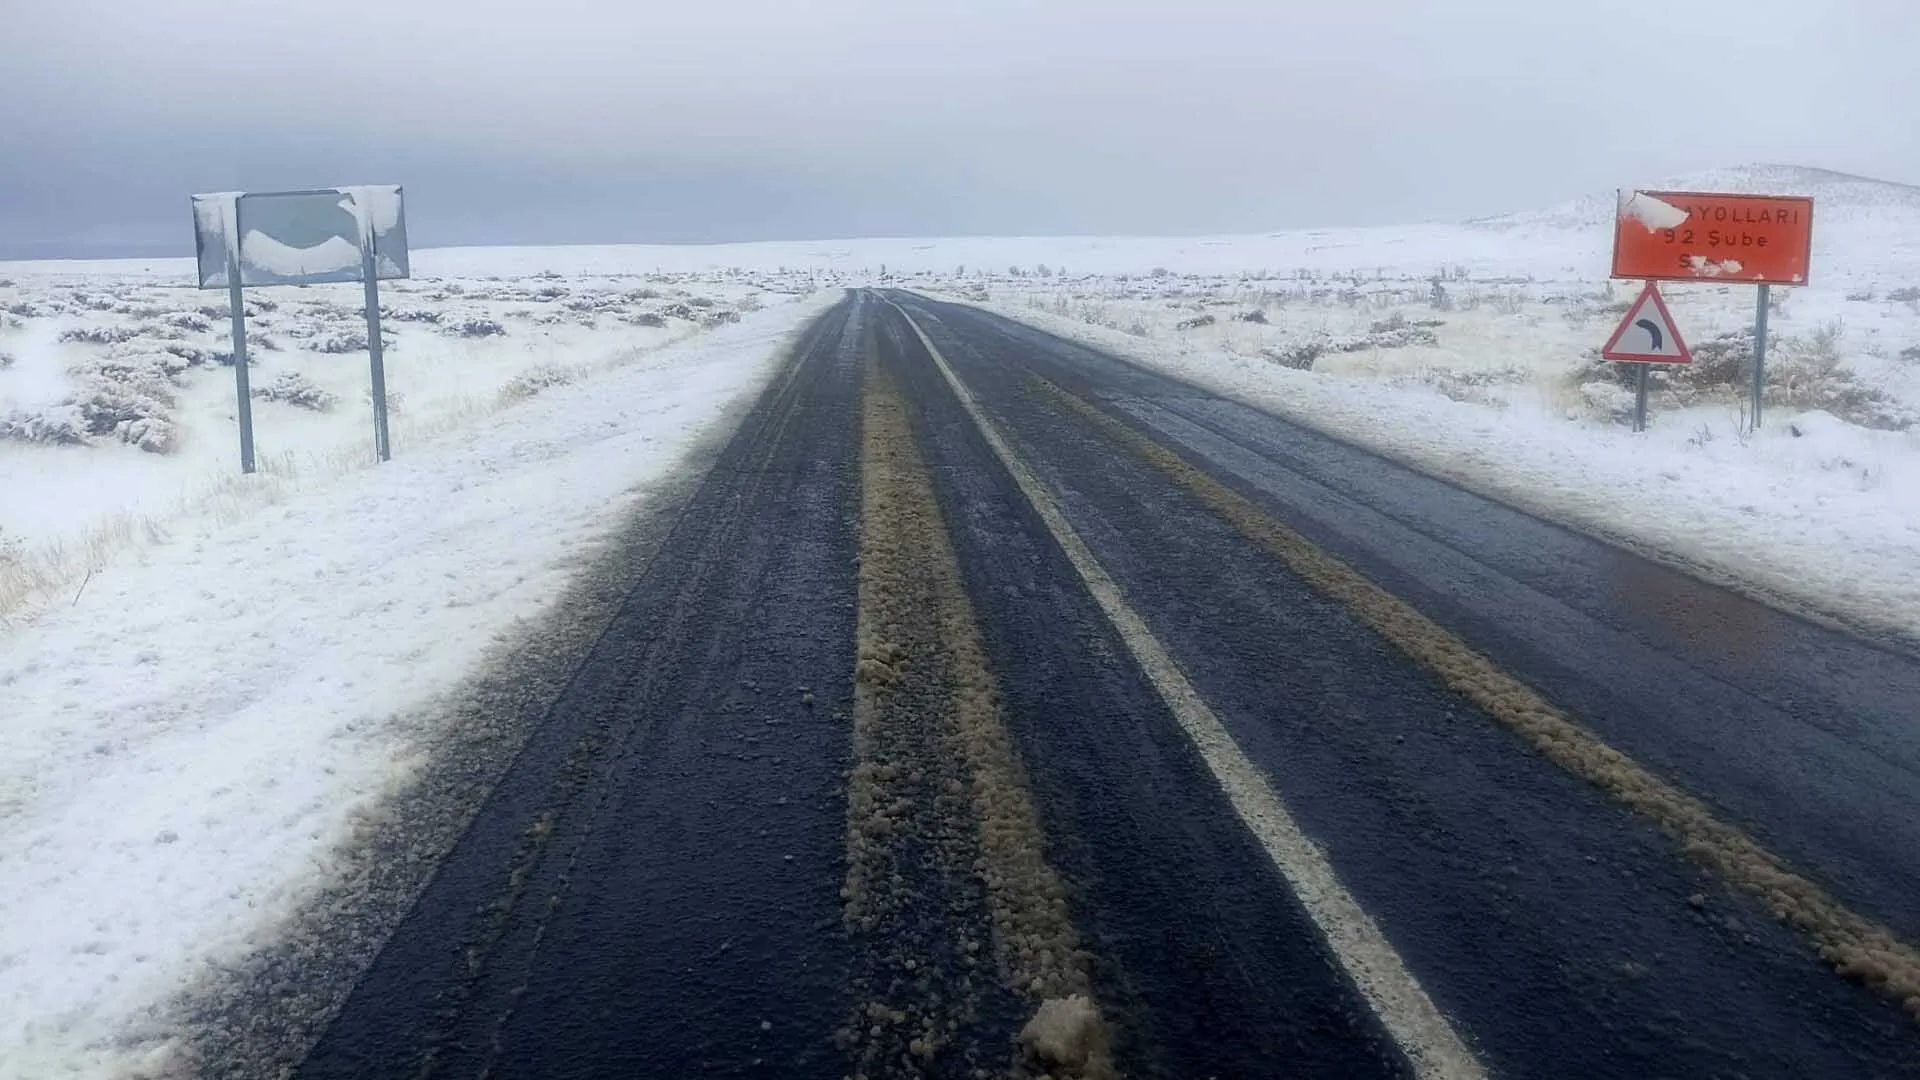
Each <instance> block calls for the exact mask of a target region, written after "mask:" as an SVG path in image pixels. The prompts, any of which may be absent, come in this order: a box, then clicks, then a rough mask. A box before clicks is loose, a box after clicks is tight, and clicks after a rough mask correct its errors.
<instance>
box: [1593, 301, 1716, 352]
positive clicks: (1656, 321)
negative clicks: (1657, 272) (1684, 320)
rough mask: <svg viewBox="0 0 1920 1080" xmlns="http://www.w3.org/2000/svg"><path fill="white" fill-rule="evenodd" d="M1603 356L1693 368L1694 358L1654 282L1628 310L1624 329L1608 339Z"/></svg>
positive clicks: (1615, 331)
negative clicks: (1686, 365) (1687, 365)
mask: <svg viewBox="0 0 1920 1080" xmlns="http://www.w3.org/2000/svg"><path fill="white" fill-rule="evenodd" d="M1600 355H1601V356H1602V357H1604V358H1605V359H1608V360H1616V361H1621V362H1625V363H1638V364H1691V363H1693V354H1692V353H1691V352H1690V351H1688V349H1687V343H1686V342H1685V341H1683V340H1681V338H1680V329H1679V327H1676V326H1675V325H1673V314H1672V313H1671V312H1669V311H1668V310H1667V302H1666V301H1665V300H1663V299H1661V298H1660V288H1659V286H1657V285H1655V284H1654V283H1653V282H1651V281H1649V282H1647V287H1646V288H1645V289H1644V290H1642V291H1641V293H1640V297H1639V299H1637V300H1635V301H1634V302H1633V304H1632V306H1630V307H1628V308H1627V314H1626V316H1625V317H1624V318H1622V319H1621V320H1620V326H1619V327H1618V328H1617V329H1615V330H1614V332H1613V336H1612V337H1610V338H1608V339H1607V346H1606V348H1604V349H1601V350H1600Z"/></svg>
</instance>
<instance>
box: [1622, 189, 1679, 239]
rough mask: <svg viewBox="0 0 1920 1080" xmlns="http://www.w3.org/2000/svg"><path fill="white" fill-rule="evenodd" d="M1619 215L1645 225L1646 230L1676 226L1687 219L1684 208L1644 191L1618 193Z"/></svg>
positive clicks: (1653, 230)
mask: <svg viewBox="0 0 1920 1080" xmlns="http://www.w3.org/2000/svg"><path fill="white" fill-rule="evenodd" d="M1620 216H1621V217H1623V218H1626V219H1627V220H1628V221H1637V222H1639V223H1640V224H1642V225H1645V226H1646V227H1647V231H1648V232H1659V231H1660V230H1661V229H1673V228H1678V227H1679V225H1680V223H1681V222H1683V221H1685V220H1687V212H1686V211H1685V210H1682V209H1680V208H1679V207H1677V206H1675V205H1673V204H1672V203H1670V202H1665V201H1663V200H1660V199H1657V198H1655V197H1653V196H1652V195H1649V194H1647V193H1646V192H1644V191H1631V192H1629V191H1622V192H1621V193H1620Z"/></svg>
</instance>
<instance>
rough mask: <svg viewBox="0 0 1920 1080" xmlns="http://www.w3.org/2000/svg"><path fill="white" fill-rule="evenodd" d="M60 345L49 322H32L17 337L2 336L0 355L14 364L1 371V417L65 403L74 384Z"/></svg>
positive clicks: (56, 330) (12, 335) (14, 335)
mask: <svg viewBox="0 0 1920 1080" xmlns="http://www.w3.org/2000/svg"><path fill="white" fill-rule="evenodd" d="M58 342H59V328H58V327H57V326H55V325H54V324H52V323H48V322H32V323H29V324H27V326H26V328H25V329H23V330H21V331H20V332H19V333H17V334H10V335H0V351H4V352H6V353H7V354H8V355H10V356H12V357H13V361H14V362H13V364H12V365H11V366H10V367H5V368H0V417H4V416H5V415H6V414H8V413H12V412H32V411H35V410H38V409H44V408H46V407H48V406H50V405H58V404H60V403H61V402H62V401H64V400H66V398H67V396H68V395H69V394H70V393H71V392H72V385H73V384H72V381H71V380H70V379H69V378H68V376H67V367H66V361H65V360H64V359H62V358H61V356H60V346H59V344H58Z"/></svg>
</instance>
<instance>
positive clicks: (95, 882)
mask: <svg viewBox="0 0 1920 1080" xmlns="http://www.w3.org/2000/svg"><path fill="white" fill-rule="evenodd" d="M1650 186H1672V187H1698V188H1716V189H1728V190H1764V191H1772V192H1780V193H1806V194H1812V195H1813V196H1814V197H1815V198H1816V200H1817V211H1816V223H1815V253H1814V264H1813V283H1812V284H1811V285H1810V286H1808V287H1806V288H1799V289H1792V290H1784V289H1777V290H1775V294H1774V295H1775V299H1776V301H1777V307H1776V309H1775V310H1774V312H1773V314H1772V318H1773V331H1774V334H1775V348H1774V351H1773V354H1772V355H1773V361H1772V364H1771V371H1772V373H1773V382H1772V384H1771V387H1770V390H1769V411H1768V413H1767V415H1766V420H1765V424H1764V425H1763V426H1762V427H1761V428H1760V429H1759V430H1758V431H1757V432H1755V431H1752V430H1751V429H1750V422H1749V420H1748V418H1746V417H1744V416H1743V413H1742V406H1741V396H1740V392H1739V385H1740V384H1741V380H1742V377H1743V372H1744V371H1745V368H1744V364H1745V363H1746V356H1747V350H1748V349H1749V348H1750V347H1749V345H1748V344H1747V342H1746V341H1745V340H1744V339H1743V338H1742V337H1741V336H1740V334H1741V331H1742V328H1744V327H1746V326H1747V325H1749V324H1750V322H1751V319H1752V315H1753V303H1754V298H1753V297H1754V294H1753V291H1752V290H1751V289H1749V288H1743V287H1736V286H1726V285H1712V286H1709V285H1698V286H1694V285H1683V286H1675V287H1673V288H1671V289H1669V290H1668V295H1669V298H1670V301H1671V303H1672V306H1673V309H1674V313H1675V315H1676V317H1677V319H1678V320H1679V322H1680V324H1681V327H1680V328H1681V330H1682V331H1683V332H1684V333H1685V334H1686V335H1687V337H1688V339H1689V341H1690V343H1691V344H1692V345H1693V347H1694V349H1695V351H1696V354H1697V355H1698V356H1699V358H1700V360H1701V362H1700V364H1699V365H1697V366H1696V368H1695V369H1693V370H1692V371H1690V372H1687V373H1684V374H1682V375H1678V376H1663V377H1662V378H1661V379H1660V381H1659V383H1658V384H1657V389H1656V393H1655V395H1654V399H1653V404H1652V426H1651V430H1649V431H1648V432H1647V433H1645V434H1644V435H1638V436H1636V435H1634V434H1633V433H1631V432H1630V431H1629V430H1628V429H1627V428H1626V427H1625V426H1624V425H1623V422H1622V421H1623V409H1625V408H1626V407H1627V405H1628V404H1630V395H1628V394H1627V392H1626V390H1625V389H1624V387H1623V385H1622V384H1621V381H1620V379H1619V377H1618V374H1617V373H1616V372H1613V371H1611V370H1609V366H1608V365H1604V364H1601V363H1598V362H1597V360H1596V358H1595V353H1596V352H1597V349H1598V347H1599V345H1600V344H1601V343H1602V342H1603V341H1604V340H1605V338H1606V336H1607V334H1608V333H1609V331H1610V330H1611V329H1612V326H1613V324H1614V322H1615V321H1616V320H1617V319H1618V318H1619V316H1620V314H1621V313H1622V312H1623V311H1624V310H1625V305H1626V303H1627V302H1628V300H1629V299H1630V298H1631V295H1632V288H1631V286H1629V285H1621V284H1616V285H1609V284H1608V283H1607V281H1606V275H1607V250H1608V246H1609V243H1610V223H1611V214H1612V207H1613V202H1612V197H1611V196H1610V195H1607V196H1597V197H1593V198H1587V199H1582V200H1577V201H1575V202H1572V203H1569V204H1566V205H1564V206H1560V207H1556V208H1552V209H1549V210H1546V211H1540V212H1532V213H1520V214H1515V215H1510V216H1508V217H1503V218H1499V219H1493V220H1489V221H1483V222H1476V223H1470V224H1463V225H1424V226H1416V227H1409V228H1365V229H1326V230H1311V231H1301V232H1290V233H1277V234H1270V235H1261V236H1243V237H1211V238H1195V239H1162V238H960V239H926V240H913V239H898V240H873V241H830V242H817V243H769V244H744V245H726V246H718V247H704V248H665V247H634V246H629V247H599V248H523V249H515V248H499V249H453V250H442V251H423V252H417V253H416V254H415V259H414V274H415V277H414V279H413V280H411V281H408V282H399V283H391V284H388V285H386V286H383V291H382V303H383V313H384V316H385V328H386V330H387V332H388V335H389V343H388V349H387V353H386V358H387V366H388V380H389V389H390V391H391V392H392V393H393V395H394V397H395V399H396V404H395V408H394V460H393V461H392V462H391V463H390V464H387V465H379V466H376V465H374V464H373V461H372V456H373V455H372V431H371V427H372V425H371V416H370V407H369V405H368V404H367V401H366V393H367V390H366V383H367V361H366V354H365V341H364V339H363V338H362V337H360V336H359V335H362V334H363V333H364V322H363V321H362V316H361V313H360V302H359V291H358V287H357V286H340V287H325V288H311V289H262V290H256V291H254V292H251V293H249V311H248V326H249V332H250V334H251V335H252V337H251V339H250V340H251V341H252V350H253V352H252V359H253V362H254V364H253V367H252V369H251V370H252V382H253V386H254V389H255V391H256V396H257V398H258V400H256V401H255V403H254V422H255V428H256V433H257V440H258V445H259V452H260V460H261V471H260V473H259V474H257V475H255V476H252V477H242V476H240V475H239V471H238V448H237V444H236V433H235V421H234V412H235V403H234V389H233V371H232V368H231V360H230V355H229V352H230V346H229V345H228V342H227V336H226V334H227V322H226V319H227V313H226V310H225V294H224V293H221V292H200V291H197V290H194V289H192V288H190V287H189V286H188V285H187V284H186V283H187V282H189V281H190V280H191V261H190V260H188V259H180V260H142V261H114V262H95V263H15V264H0V825H3V826H4V827H3V828H0V1078H14V1077H20V1078H26V1077H34V1078H40V1077H61V1076H73V1077H109V1076H123V1075H138V1074H140V1073H141V1072H142V1071H143V1070H149V1071H150V1070H155V1069H159V1068H162V1067H164V1066H165V1065H166V1064H167V1062H168V1060H169V1057H168V1055H169V1054H170V1053H171V1051H172V1048H173V1046H174V1040H175V1039H176V1037H177V1035H178V1031H179V1019H178V1016H179V1013H178V1010H179V1008H180V995H181V994H182V993H186V992H190V991H193V990H195V989H196V988H197V987H198V986H199V985H200V980H201V979H202V978H203V977H204V976H205V975H206V974H207V972H208V971H210V970H214V969H218V968H220V967H224V966H231V965H234V964H237V963H239V962H240V961H241V960H242V959H244V958H245V957H246V956H247V955H249V954H251V953H253V952H254V951H256V950H258V949H261V948H263V947H266V946H267V945H269V944H271V943H272V942H273V941H274V939H275V936H276V933H277V932H278V930H279V929H280V928H281V927H282V925H283V923H284V921H285V920H286V918H287V917H288V915H289V914H290V913H291V912H293V911H294V910H296V909H297V908H298V907H299V905H300V903H301V902H302V899H303V898H304V897H306V896H308V895H310V894H311V893H312V891H313V890H314V889H316V888H318V887H319V885H320V883H322V882H324V881H325V880H327V878H328V876H329V875H330V874H331V873H333V872H334V871H335V870H336V869H337V867H336V864H335V861H334V855H335V852H336V850H337V848H338V846H339V845H340V844H342V843H343V842H345V840H346V839H347V838H348V837H349V835H350V833H351V830H352V828H353V822H354V820H355V817H356V815H359V814H364V813H367V812H369V810H370V808H372V807H377V806H378V805H379V804H380V802H381V800H382V799H383V798H385V797H386V796H387V795H389V794H390V793H391V792H392V791H394V790H395V789H396V788H397V787H398V786H399V785H401V784H403V783H404V782H405V780H406V778H407V776H408V775H409V770H410V769H411V768H412V767H413V766H412V762H413V760H414V758H413V751H416V750H417V747H414V746H413V745H412V743H411V742H410V738H411V736H412V734H413V732H414V727H413V725H414V723H415V721H416V719H417V714H418V713H419V711H420V710H421V709H423V708H424V707H425V706H426V704H427V703H428V702H430V701H431V700H432V699H433V698H434V697H435V696H436V695H439V694H443V693H445V692H448V691H449V690H450V689H451V688H453V687H455V686H457V685H458V684H460V682H461V681H462V680H463V679H465V678H468V677H469V676H471V675H472V674H473V672H474V670H475V669H476V667H477V666H478V665H479V664H480V663H481V662H482V660H483V659H484V658H485V656H486V655H487V652H488V650H489V649H490V648H492V647H495V646H496V645H497V644H498V643H499V642H500V641H502V640H504V639H505V637H506V636H507V635H509V634H510V633H511V632H512V630H513V629H514V628H515V627H516V626H519V625H521V624H523V623H524V622H525V621H526V620H528V619H530V618H532V617H535V616H537V615H538V614H540V613H541V612H542V611H543V610H545V608H546V606H547V605H550V604H552V603H553V602H554V600H555V599H556V598H557V597H558V595H559V594H560V592H561V588H562V586H563V585H564V584H565V582H566V581H567V580H568V579H569V577H570V575H572V574H574V573H575V572H577V571H578V569H579V567H580V566H581V565H582V563H583V561H584V560H585V559H586V558H587V557H588V556H589V555H590V554H591V553H592V552H593V551H595V550H597V549H598V546H599V545H601V544H602V543H603V542H605V541H606V539H607V536H608V533H609V530H611V529H612V528H613V526H614V525H615V524H616V521H617V519H619V518H620V517H622V516H623V514H624V512H625V511H626V510H628V509H630V508H632V507H634V506H637V505H640V504H641V503H642V502H643V500H644V498H645V491H646V489H647V487H648V485H649V484H651V483H653V482H656V481H658V480H660V479H661V478H662V477H664V476H667V475H669V474H671V473H672V471H673V470H674V468H675V464H676V462H678V461H680V460H681V459H682V457H683V455H685V454H686V452H687V451H688V449H689V447H691V446H693V445H695V442H696V440H697V439H698V438H700V437H701V436H702V435H703V434H705V433H711V432H712V431H714V430H716V428H715V425H716V424H717V423H718V422H719V419H720V418H721V417H722V416H724V415H725V414H726V411H727V407H728V404H729V403H731V402H737V401H740V400H742V399H743V398H746V397H750V396H751V395H753V394H754V393H755V392H756V391H757V390H758V388H759V387H760V386H761V385H763V383H764V380H765V379H766V377H767V375H768V373H769V371H770V370H771V367H772V362H773V360H774V359H775V357H776V356H777V354H778V353H779V351H780V348H781V346H782V344H783V343H784V342H785V341H787V340H788V339H789V336H790V335H791V334H793V333H794V332H795V331H796V330H797V329H798V328H799V327H801V326H803V325H804V324H805V322H806V321H807V320H808V319H809V318H810V317H811V315H813V314H814V313H817V312H818V311H820V310H823V308H824V307H825V305H827V304H829V303H831V302H832V301H833V300H835V299H837V298H838V295H839V292H838V289H839V287H840V286H843V285H849V284H860V283H874V284H883V283H884V284H888V285H893V286H898V287H905V288H915V289H922V290H925V291H927V292H929V293H932V294H938V295H943V296H949V297H957V298H965V299H970V300H972V301H974V302H976V303H981V304H984V305H986V306H989V307H992V308H994V309H996V310H999V311H1001V312H1003V313H1005V314H1008V315H1011V316H1014V317H1016V318H1020V319H1023V320H1026V321H1029V322H1031V323H1034V324H1036V325H1039V326H1042V327H1044V328H1046V329H1049V330H1053V331H1055V332H1058V333H1062V334H1066V335H1071V336H1074V337H1077V338H1080V339H1082V340H1085V341H1088V342H1090V343H1093V344H1096V345H1099V346H1101V347H1103V348H1108V349H1111V350H1114V351H1116V352H1119V353H1121V354H1123V355H1127V356H1129V357H1132V358H1134V359H1136V360H1138V361H1139V362H1142V363H1145V364H1149V365H1152V366H1155V367H1159V368H1163V369H1166V370H1169V371H1173V372H1176V373H1178V374H1180V375H1182V376H1183V377H1185V378H1188V379H1190V380H1192V381H1194V382H1198V383H1202V384H1206V385H1208V386H1212V387H1215V388H1218V389H1220V390H1223V391H1225V392H1227V393H1230V394H1234V395H1238V396H1240V397H1243V398H1245V399H1246V400H1248V401H1250V402H1253V403H1255V404H1257V405H1259V406H1262V407H1265V408H1270V409H1273V410H1275V411H1278V412H1281V413H1284V414H1286V415H1288V416H1291V417H1294V418H1297V419H1299V420H1301V421H1303V422H1306V423H1308V424H1311V425H1313V426H1316V427H1319V428H1323V429H1325V430H1328V431H1331V432H1334V433H1336V434H1339V435H1341V436H1342V437H1344V438H1347V439H1350V440H1352V441H1354V442H1356V443H1359V444H1361V445H1365V446H1369V447H1373V448H1376V449H1378V450H1380V451H1382V452H1384V453H1387V454H1391V455H1393V456H1396V457H1400V458H1403V459H1406V460H1409V461H1412V462H1415V463H1417V464H1419V465H1420V466H1421V467H1423V468H1425V469H1428V470H1429V471H1432V472H1434V473H1437V474H1439V475H1442V476H1445V477H1448V478H1450V479H1454V480H1456V481H1457V482H1460V483H1462V484H1466V485H1469V486H1473V487H1476V488H1479V489H1482V490H1486V491H1489V492H1491V493H1494V494H1497V495H1499V496H1500V497H1502V498H1504V499H1507V500H1509V501H1511V502H1513V503H1515V504H1517V505H1520V506H1522V507H1524V508H1528V509H1531V510H1534V511H1536V512H1538V513H1541V514H1543V515H1545V516H1550V517H1555V518H1559V519H1562V520H1565V521H1568V522H1570V523H1572V524H1574V525H1576V526H1578V527H1581V528H1584V529H1587V530H1590V531H1593V532H1596V533H1600V534H1602V535H1606V536H1609V537H1612V538H1616V539H1618V540H1620V541H1621V542H1623V543H1626V544H1630V545H1633V546H1635V547H1638V548H1641V549H1645V550H1650V551H1655V552H1657V553H1659V554H1661V555H1662V556H1664V557H1666V558H1669V559H1672V560H1674V561H1678V562H1682V563H1685V564H1687V565H1690V566H1694V567H1696V568H1698V569H1699V570H1700V571H1701V572H1703V573H1705V574H1708V575H1709V576H1714V577H1719V578H1723V579H1728V580H1733V581H1737V582H1739V583H1741V584H1742V585H1744V586H1745V587H1747V588H1749V589H1750V590H1753V591H1756V592H1760V593H1763V594H1766V595H1769V596H1772V597H1774V598H1776V599H1778V600H1779V601H1781V602H1783V603H1787V604H1790V605H1793V606H1796V607H1801V608H1805V609H1809V610H1812V611H1815V612H1819V613H1824V614H1827V615H1831V616H1833V617H1836V618H1840V619H1844V620H1846V621H1848V622H1851V623H1854V624H1857V625H1860V626H1862V627H1865V628H1868V629H1872V630H1877V631H1886V632H1889V633H1897V634H1900V635H1902V636H1904V637H1907V638H1909V639H1920V483H1917V482H1916V480H1917V479H1920V429H1916V426H1915V425H1916V422H1920V189H1914V188H1908V187H1903V186H1901V185H1894V184H1884V183H1879V182H1874V181H1865V180H1860V179H1857V178H1848V177H1841V176H1838V175H1837V174H1825V173H1818V172H1814V171H1809V170H1782V169H1777V168H1772V167H1768V168H1757V169H1745V170H1730V171H1722V172H1718V173H1714V174H1707V175H1701V176H1697V177H1688V178H1682V179H1681V180H1679V181H1675V182H1672V183H1670V184H1666V185H1650Z"/></svg>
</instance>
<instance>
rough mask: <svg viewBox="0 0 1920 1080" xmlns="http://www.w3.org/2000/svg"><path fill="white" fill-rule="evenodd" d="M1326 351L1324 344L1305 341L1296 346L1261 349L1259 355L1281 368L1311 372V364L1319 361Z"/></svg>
mask: <svg viewBox="0 0 1920 1080" xmlns="http://www.w3.org/2000/svg"><path fill="white" fill-rule="evenodd" d="M1326 351H1327V346H1326V343H1325V342H1322V341H1306V342H1302V343H1300V344H1298V345H1291V346H1285V347H1278V346H1276V347H1270V348H1265V349H1261V350H1260V355H1261V356H1264V357H1266V358H1267V359H1268V360H1271V361H1273V362H1274V363H1276V364H1279V365H1280V366H1281V367H1283V368H1291V369H1292V370H1294V371H1312V370H1313V362H1314V361H1315V360H1318V359H1320V354H1321V353H1324V352H1326Z"/></svg>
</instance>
